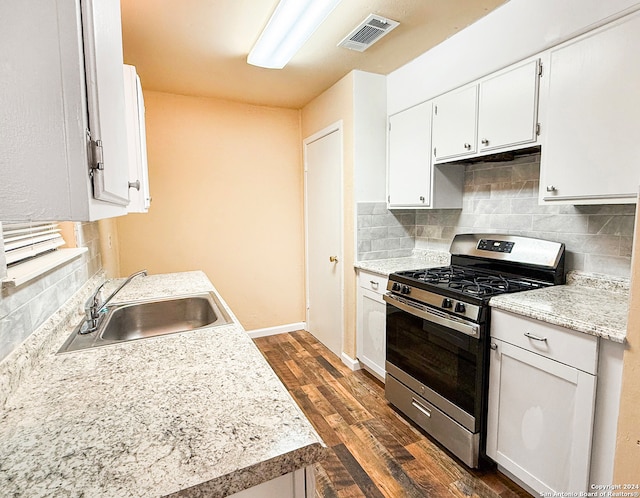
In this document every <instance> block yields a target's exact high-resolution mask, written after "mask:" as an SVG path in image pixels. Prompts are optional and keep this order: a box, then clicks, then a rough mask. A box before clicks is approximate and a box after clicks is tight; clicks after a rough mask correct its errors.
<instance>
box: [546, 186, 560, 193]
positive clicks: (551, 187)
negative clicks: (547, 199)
mask: <svg viewBox="0 0 640 498" xmlns="http://www.w3.org/2000/svg"><path fill="white" fill-rule="evenodd" d="M556 190H558V189H557V188H555V187H554V186H553V185H547V192H555V191H556Z"/></svg>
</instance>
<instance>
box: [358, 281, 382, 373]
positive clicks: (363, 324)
mask: <svg viewBox="0 0 640 498" xmlns="http://www.w3.org/2000/svg"><path fill="white" fill-rule="evenodd" d="M386 312H387V308H386V304H385V302H384V301H383V300H382V296H381V295H380V294H378V293H376V292H373V291H370V290H368V289H364V288H362V287H358V337H357V343H358V347H357V350H358V360H359V361H360V363H362V364H363V365H364V366H365V367H367V368H368V369H369V370H370V371H371V372H373V373H374V374H375V375H376V376H377V377H378V378H379V379H380V380H382V381H384V377H385V358H386V323H387V315H386Z"/></svg>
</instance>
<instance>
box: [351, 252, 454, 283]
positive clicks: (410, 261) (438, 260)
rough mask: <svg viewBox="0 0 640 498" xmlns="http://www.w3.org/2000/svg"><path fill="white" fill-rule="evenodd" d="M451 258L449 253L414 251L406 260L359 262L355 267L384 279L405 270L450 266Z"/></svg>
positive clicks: (392, 259) (391, 259)
mask: <svg viewBox="0 0 640 498" xmlns="http://www.w3.org/2000/svg"><path fill="white" fill-rule="evenodd" d="M450 260H451V256H450V255H449V253H443V252H436V251H419V250H414V251H413V254H412V255H411V256H407V257H405V258H390V259H372V260H368V261H358V262H356V263H355V264H354V265H353V266H354V267H355V268H357V269H359V270H365V271H368V272H371V273H377V274H378V275H382V276H383V277H388V276H389V275H390V274H391V273H393V272H396V271H403V270H419V269H422V268H436V267H438V266H446V265H448V264H449V262H450Z"/></svg>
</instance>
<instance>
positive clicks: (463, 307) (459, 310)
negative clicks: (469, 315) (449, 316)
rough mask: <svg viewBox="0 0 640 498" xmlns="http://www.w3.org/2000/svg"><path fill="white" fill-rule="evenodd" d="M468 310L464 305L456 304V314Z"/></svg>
mask: <svg viewBox="0 0 640 498" xmlns="http://www.w3.org/2000/svg"><path fill="white" fill-rule="evenodd" d="M466 310H467V308H466V306H465V305H464V303H456V307H455V308H454V311H455V312H456V313H464V312H465V311H466Z"/></svg>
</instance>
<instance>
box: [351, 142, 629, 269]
mask: <svg viewBox="0 0 640 498" xmlns="http://www.w3.org/2000/svg"><path fill="white" fill-rule="evenodd" d="M539 174H540V154H531V155H526V156H522V157H519V158H517V159H515V160H513V161H509V162H485V163H476V164H470V165H468V166H467V167H466V170H465V187H464V195H463V208H462V209H452V210H450V209H441V210H429V211H427V210H415V213H416V214H415V226H413V227H410V226H406V227H405V230H407V231H408V232H411V230H412V229H413V234H414V241H415V248H417V249H428V250H436V251H448V250H449V244H450V243H451V239H452V238H453V236H454V235H455V234H456V233H465V232H489V233H491V232H501V233H510V234H515V235H524V236H528V237H538V238H542V239H548V240H555V241H559V242H564V243H565V245H566V249H567V261H566V266H567V268H568V269H572V270H582V271H587V272H594V273H605V274H609V275H617V276H623V277H628V276H629V275H630V268H631V249H632V244H633V230H634V222H635V205H599V206H572V205H562V206H560V205H557V206H539V205H538V198H537V195H538V184H539ZM366 209H367V210H372V209H375V210H376V211H381V210H382V209H385V211H386V208H385V204H384V203H376V204H375V205H367V206H366ZM360 211H361V209H360V206H359V209H358V214H359V215H358V227H359V231H360V221H361V220H360ZM358 242H360V239H358ZM378 244H384V243H383V242H378ZM361 247H362V249H367V246H361V245H360V243H358V248H359V250H360V249H361ZM358 256H359V258H360V259H376V257H375V255H371V253H370V252H366V251H364V250H362V252H361V253H360V252H359V254H358ZM383 257H384V256H383Z"/></svg>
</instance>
